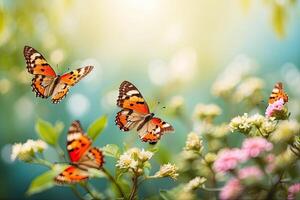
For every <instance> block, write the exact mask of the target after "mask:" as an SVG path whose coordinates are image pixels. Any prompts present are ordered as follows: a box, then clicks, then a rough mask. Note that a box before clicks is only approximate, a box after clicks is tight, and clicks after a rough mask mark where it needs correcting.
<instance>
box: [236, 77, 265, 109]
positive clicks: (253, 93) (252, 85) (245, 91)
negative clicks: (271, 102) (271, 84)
mask: <svg viewBox="0 0 300 200" xmlns="http://www.w3.org/2000/svg"><path fill="white" fill-rule="evenodd" d="M263 87H264V82H263V80H262V79H260V78H256V77H250V78H247V79H245V80H244V81H243V82H241V83H240V84H239V85H238V86H237V88H236V91H235V93H234V94H233V95H232V96H234V97H235V98H234V101H235V102H237V103H238V102H241V101H243V100H246V99H249V100H251V101H252V102H253V103H255V102H259V101H260V99H261V95H260V92H261V91H262V89H263Z"/></svg>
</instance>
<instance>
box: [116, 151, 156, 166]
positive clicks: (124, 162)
mask: <svg viewBox="0 0 300 200" xmlns="http://www.w3.org/2000/svg"><path fill="white" fill-rule="evenodd" d="M152 156H153V153H152V152H150V151H145V150H144V149H142V150H140V149H138V148H131V149H129V150H127V151H126V152H124V153H123V154H122V155H121V156H120V158H119V160H118V161H117V164H116V166H117V167H118V168H120V169H128V170H129V169H131V170H134V171H138V170H142V168H143V164H144V163H145V162H146V161H148V160H150V159H151V158H152Z"/></svg>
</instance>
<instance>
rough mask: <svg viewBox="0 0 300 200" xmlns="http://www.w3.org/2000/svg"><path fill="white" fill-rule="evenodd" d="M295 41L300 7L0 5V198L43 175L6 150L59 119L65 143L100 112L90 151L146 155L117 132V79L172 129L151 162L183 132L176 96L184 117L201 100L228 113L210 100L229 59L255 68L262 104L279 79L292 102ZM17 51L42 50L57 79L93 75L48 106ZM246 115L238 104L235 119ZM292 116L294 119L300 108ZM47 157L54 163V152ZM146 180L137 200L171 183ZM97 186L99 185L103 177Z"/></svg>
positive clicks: (252, 3) (296, 74) (131, 0)
mask: <svg viewBox="0 0 300 200" xmlns="http://www.w3.org/2000/svg"><path fill="white" fill-rule="evenodd" d="M299 36H300V4H299V2H298V1H297V0H264V1H261V0H234V1H225V0H191V1H179V0H178V1H177V0H176V1H174V0H122V1H117V0H104V1H96V0H88V1H80V0H76V1H72V0H64V1H60V0H53V1H34V0H28V1H17V0H0V151H1V159H0V163H1V165H0V170H1V173H0V198H1V199H2V198H4V199H13V198H18V199H22V198H26V197H25V195H24V194H25V192H26V189H27V187H28V185H29V184H30V181H31V180H32V179H33V178H34V177H35V176H37V175H38V174H40V173H41V172H43V171H45V170H46V169H43V168H42V167H39V166H32V165H26V164H24V163H21V162H15V163H12V162H11V161H10V148H11V146H10V144H12V143H15V142H25V141H26V140H27V139H30V138H34V139H35V138H37V136H36V133H35V130H34V125H35V122H36V120H37V119H38V118H42V119H45V120H47V121H50V122H52V123H54V122H56V121H62V122H64V124H65V131H64V134H63V135H62V137H61V138H60V140H61V141H60V143H61V145H63V146H64V143H65V139H66V137H65V136H66V131H67V129H68V126H69V125H70V123H71V122H72V121H73V120H75V119H79V120H80V121H81V122H82V124H83V127H84V128H85V129H87V127H88V125H89V124H90V123H91V122H92V121H93V120H94V119H96V118H97V117H99V116H100V115H103V114H107V115H108V116H109V125H108V128H107V129H106V130H105V131H104V133H103V134H102V135H101V137H100V138H99V139H98V140H97V141H96V142H95V145H97V146H99V147H101V146H104V145H105V144H108V143H115V144H118V145H122V144H123V143H124V142H126V143H127V144H128V143H130V144H132V145H137V146H140V147H144V148H146V147H147V144H142V143H141V142H140V141H139V139H138V138H137V137H136V134H135V133H134V132H131V133H128V134H124V133H122V132H120V131H119V130H118V128H117V127H116V126H115V125H114V115H115V113H116V112H117V111H118V108H117V107H116V106H115V103H116V97H117V94H118V92H117V90H118V87H119V84H120V83H121V82H122V81H123V80H129V81H131V82H133V83H134V84H135V85H136V86H137V87H138V88H139V89H140V90H141V91H142V93H143V95H144V97H145V98H146V100H147V101H148V102H149V104H150V107H151V109H153V107H155V106H154V105H155V102H157V101H160V102H161V103H162V106H166V107H167V108H166V109H159V108H158V109H157V112H156V113H157V114H158V116H161V117H163V118H164V119H165V120H166V121H168V122H170V123H171V124H173V125H174V127H175V129H176V132H175V133H173V134H170V135H168V136H165V137H163V139H162V141H161V142H160V144H158V145H159V147H160V149H161V151H162V152H163V151H165V152H166V153H165V154H167V155H165V156H160V157H157V159H156V160H155V161H154V162H157V163H161V162H168V161H172V160H173V159H175V158H176V153H178V152H179V151H180V150H181V149H182V147H183V146H184V140H185V138H186V134H187V133H188V132H189V131H190V129H189V128H187V127H185V126H183V125H182V123H181V122H180V120H178V119H175V118H172V117H171V116H170V115H168V114H167V113H168V104H169V102H170V99H171V98H172V97H173V96H175V95H180V96H182V97H184V99H185V102H186V111H187V115H190V116H191V115H192V113H193V108H194V106H195V104H196V103H198V102H202V103H211V102H217V103H218V104H219V105H221V107H222V108H223V115H222V117H221V119H220V120H225V121H229V119H230V118H231V117H232V116H233V115H227V114H226V113H227V112H226V104H224V102H222V101H220V100H219V99H217V98H215V97H213V95H211V86H212V84H213V82H214V81H215V80H216V78H217V77H218V75H219V74H220V73H221V72H222V71H223V70H224V68H225V67H226V66H228V65H229V64H230V63H231V62H233V61H234V60H236V59H240V58H244V59H250V60H251V62H254V63H255V66H259V67H258V68H257V69H256V70H255V74H256V75H257V76H259V77H261V78H262V79H264V80H265V83H266V86H265V87H266V88H267V90H266V93H265V94H264V95H265V96H264V99H265V102H262V103H261V104H262V105H261V106H262V107H265V105H266V99H267V97H268V93H269V92H270V91H271V88H272V87H273V85H274V83H275V82H277V81H282V82H284V83H285V84H286V87H287V90H288V91H289V94H290V96H292V98H294V100H296V101H298V100H299V97H300V87H299V85H300V71H299V69H300V68H299V66H300V37H299ZM24 45H29V46H32V47H34V48H36V49H37V50H38V51H40V52H41V53H42V54H43V55H44V57H45V58H46V59H47V60H48V62H49V63H50V65H52V67H53V68H55V70H56V72H57V73H60V74H62V73H64V72H66V71H68V69H75V68H78V67H82V66H84V65H94V66H95V69H94V71H93V72H92V73H91V74H89V75H88V76H87V77H86V78H85V79H84V80H82V81H81V82H80V83H79V84H78V85H76V86H75V87H74V88H72V89H71V92H70V93H69V94H68V95H67V97H66V99H64V100H63V101H62V102H61V103H60V104H58V105H54V104H52V103H50V101H49V100H45V99H40V98H35V94H34V93H32V92H31V87H30V84H31V78H32V76H31V75H30V74H29V73H28V72H27V71H26V67H25V61H24V58H23V47H24ZM253 66H254V65H253ZM241 67H243V66H242V65H241ZM246 111H247V110H245V109H243V107H241V108H239V109H237V110H235V111H234V112H233V113H235V114H237V113H239V114H242V113H243V112H246ZM294 112H298V113H299V106H298V107H296V109H294ZM166 149H168V151H166ZM47 155H48V157H49V158H51V159H52V161H55V160H56V158H55V157H53V156H52V155H53V152H51V151H49V152H47ZM51 156H52V157H51ZM106 165H107V166H112V165H114V162H113V160H109V159H107V162H106ZM153 182H155V184H153V183H152V184H151V181H150V183H147V184H145V185H144V187H143V189H142V190H141V192H142V196H144V197H147V196H150V195H151V194H152V193H153V191H158V190H159V189H160V188H165V189H166V188H168V187H171V186H172V185H174V184H175V183H174V181H171V180H170V181H166V180H164V181H161V182H159V181H153ZM97 184H100V185H103V188H105V186H106V182H105V181H104V180H101V181H99V182H97ZM97 187H99V186H97ZM101 187H102V186H101ZM55 197H64V198H73V197H74V196H73V194H72V193H71V191H70V190H68V189H67V188H64V187H55V188H52V189H51V190H48V191H46V192H44V193H42V194H37V195H34V196H32V197H30V198H32V199H45V198H47V199H51V198H55Z"/></svg>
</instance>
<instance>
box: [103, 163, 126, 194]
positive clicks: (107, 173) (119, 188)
mask: <svg viewBox="0 0 300 200" xmlns="http://www.w3.org/2000/svg"><path fill="white" fill-rule="evenodd" d="M102 171H103V173H104V174H105V175H106V176H107V178H108V179H109V180H110V181H111V182H112V183H113V184H114V185H115V186H116V188H117V190H118V192H119V195H120V196H121V197H122V198H123V199H125V194H124V192H123V190H122V188H121V186H120V185H119V184H118V183H117V181H116V180H115V179H114V177H113V176H112V175H111V174H110V173H109V171H107V170H106V169H105V168H102Z"/></svg>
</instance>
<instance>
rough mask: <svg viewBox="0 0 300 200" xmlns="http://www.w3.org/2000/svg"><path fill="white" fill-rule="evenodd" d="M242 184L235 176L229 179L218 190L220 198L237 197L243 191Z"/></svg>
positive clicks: (229, 198) (226, 199) (225, 199)
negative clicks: (219, 190)
mask: <svg viewBox="0 0 300 200" xmlns="http://www.w3.org/2000/svg"><path fill="white" fill-rule="evenodd" d="M243 189H244V188H243V186H242V184H241V183H240V181H239V180H238V179H236V178H233V179H231V180H229V181H228V182H227V183H226V185H225V186H224V187H223V188H222V190H221V192H220V196H219V197H220V199H221V200H232V199H238V197H239V196H240V195H241V194H242V192H243Z"/></svg>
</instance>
